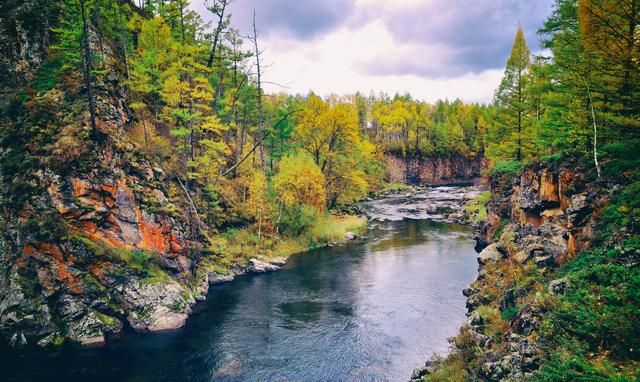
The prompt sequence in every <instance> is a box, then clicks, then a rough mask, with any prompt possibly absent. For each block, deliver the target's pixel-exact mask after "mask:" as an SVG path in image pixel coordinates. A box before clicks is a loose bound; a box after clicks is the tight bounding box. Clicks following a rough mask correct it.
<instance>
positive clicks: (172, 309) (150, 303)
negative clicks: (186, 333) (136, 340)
mask: <svg viewBox="0 0 640 382" xmlns="http://www.w3.org/2000/svg"><path fill="white" fill-rule="evenodd" d="M122 297H123V300H124V302H125V306H126V309H127V321H128V322H129V324H130V325H131V327H132V328H133V329H134V330H136V331H139V332H145V331H150V332H157V331H166V330H173V329H178V328H180V327H182V326H184V324H185V323H186V322H187V317H188V315H189V314H190V313H191V307H192V306H193V305H194V304H195V299H194V298H193V296H192V295H191V293H189V291H188V290H187V289H186V288H185V287H183V286H182V285H180V284H178V283H177V282H175V281H171V282H169V283H152V284H140V283H138V282H133V283H131V284H129V285H128V286H127V287H125V288H124V291H123V296H122Z"/></svg>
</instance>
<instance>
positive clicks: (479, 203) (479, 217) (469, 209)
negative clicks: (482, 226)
mask: <svg viewBox="0 0 640 382" xmlns="http://www.w3.org/2000/svg"><path fill="white" fill-rule="evenodd" d="M490 200H491V192H490V191H485V192H483V193H481V194H480V195H478V196H476V197H475V198H474V199H473V200H470V201H469V202H468V203H467V204H466V205H465V206H464V211H465V212H466V213H467V214H468V215H469V219H470V221H471V222H472V223H476V222H480V221H483V220H484V219H485V218H486V217H487V203H489V201H490Z"/></svg>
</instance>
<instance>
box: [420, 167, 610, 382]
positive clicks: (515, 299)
mask: <svg viewBox="0 0 640 382" xmlns="http://www.w3.org/2000/svg"><path fill="white" fill-rule="evenodd" d="M587 173H588V171H587V170H586V169H584V168H583V167H581V166H580V165H579V164H578V163H577V162H571V161H566V162H564V163H557V164H554V165H549V164H546V165H545V164H537V165H532V166H529V167H527V168H525V169H524V170H522V171H521V172H520V173H519V174H517V175H494V176H492V177H491V178H490V185H491V200H490V202H489V203H488V205H487V217H486V219H485V220H484V222H483V223H482V224H481V225H479V226H478V227H477V232H476V249H477V251H478V252H479V255H478V263H479V272H478V277H477V280H476V281H474V283H473V284H472V285H471V286H470V287H469V288H467V289H465V290H464V291H463V294H464V295H465V296H466V297H467V309H468V314H467V315H468V317H469V318H468V321H467V323H466V324H465V326H464V327H463V328H462V330H461V332H460V334H459V335H458V336H457V337H455V338H454V339H453V340H452V344H453V354H457V355H454V357H460V354H466V356H464V357H466V358H465V362H470V364H468V365H466V367H468V370H473V376H474V377H475V378H477V380H479V381H486V382H498V381H500V382H516V381H525V380H527V379H528V377H530V376H531V375H532V373H534V372H535V371H536V370H537V369H538V368H539V367H540V365H541V362H542V359H543V356H544V354H543V351H542V348H541V346H540V345H539V344H538V343H537V342H536V338H538V337H539V330H540V329H541V327H542V323H543V320H544V319H545V314H546V313H547V311H546V310H547V309H548V307H547V306H546V305H545V302H544V301H545V298H544V297H541V294H540V292H541V291H547V292H548V293H549V294H551V295H560V294H563V293H564V291H565V290H566V289H567V288H569V287H570V285H569V281H568V280H567V279H565V278H555V279H554V275H555V274H556V272H555V271H556V269H557V268H558V267H559V266H561V265H563V264H565V263H566V262H568V261H569V260H571V258H572V257H573V256H576V254H577V253H578V252H579V251H581V250H584V249H587V248H589V247H590V246H591V245H592V241H593V240H594V239H595V237H596V233H595V227H596V224H597V221H598V217H599V212H600V211H601V210H602V208H603V207H604V206H605V204H606V202H607V200H608V199H609V197H610V196H611V195H612V192H614V191H615V186H611V185H608V184H606V183H605V182H604V181H599V180H589V179H588V178H587V176H586V175H585V174H587ZM470 353H473V355H472V356H471V355H469V354H470ZM442 362H447V361H446V360H445V361H443V360H436V361H435V363H434V361H430V362H428V363H427V365H426V366H425V367H423V368H419V369H417V370H416V372H415V373H414V377H415V378H414V379H412V380H414V381H419V380H422V379H423V378H425V377H427V376H428V375H429V374H432V373H435V372H437V371H438V370H439V367H441V365H442V364H441V363H442ZM445 367H446V366H445Z"/></svg>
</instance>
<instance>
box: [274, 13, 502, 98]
mask: <svg viewBox="0 0 640 382" xmlns="http://www.w3.org/2000/svg"><path fill="white" fill-rule="evenodd" d="M264 43H265V45H266V46H267V50H266V51H265V53H264V57H265V61H266V62H267V63H268V64H271V66H270V67H269V68H268V69H267V71H266V72H265V75H264V77H265V78H266V79H267V81H270V82H275V83H278V84H281V85H284V86H287V88H286V89H282V88H281V87H279V86H276V85H273V84H267V85H266V89H267V90H268V91H280V90H285V91H287V92H290V93H302V94H306V93H307V92H308V91H310V90H313V91H314V92H316V93H318V94H321V95H329V94H331V93H336V94H348V93H355V92H356V91H360V92H363V93H365V94H368V93H369V92H370V91H373V92H374V93H376V94H377V93H378V92H381V91H383V92H387V93H389V94H390V95H393V94H395V93H396V92H398V93H405V92H408V93H410V94H411V95H412V96H414V97H415V98H419V99H424V100H427V101H436V100H437V99H444V98H449V99H454V98H461V99H463V100H465V101H471V102H476V101H477V102H488V101H489V100H490V99H491V97H492V95H493V89H494V88H495V87H496V86H497V84H498V82H499V80H500V76H501V71H486V72H484V73H481V74H479V75H473V74H465V75H461V76H459V77H454V78H446V79H445V78H442V79H428V78H423V77H419V76H417V75H411V74H407V75H372V74H368V71H367V70H364V69H363V66H364V64H365V63H366V65H367V66H370V65H376V63H377V64H378V65H380V67H382V68H384V66H385V65H387V64H388V63H397V61H398V60H408V61H413V62H412V64H413V65H423V66H426V67H428V66H433V67H434V68H436V67H439V65H440V63H438V62H435V61H432V59H431V58H433V57H439V59H446V56H447V51H448V48H447V47H446V46H438V45H434V46H422V45H416V44H399V43H398V42H397V41H395V40H394V38H393V36H392V35H391V33H389V31H388V29H387V28H386V26H385V24H384V22H383V21H382V20H375V21H372V22H370V23H368V24H366V25H364V26H362V27H360V28H358V29H347V28H345V27H343V28H340V29H338V30H336V31H333V32H331V33H329V34H326V35H324V36H322V37H320V38H318V39H316V40H315V41H313V43H309V42H297V41H291V40H287V39H270V40H267V41H265V42H264ZM372 63H373V64H372Z"/></svg>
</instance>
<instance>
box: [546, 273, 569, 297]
mask: <svg viewBox="0 0 640 382" xmlns="http://www.w3.org/2000/svg"><path fill="white" fill-rule="evenodd" d="M568 286H569V280H568V279H567V278H565V277H563V278H561V279H557V280H552V281H551V282H549V286H548V288H547V290H548V291H549V293H553V294H555V295H561V294H564V291H565V290H566V289H567V287H568Z"/></svg>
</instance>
